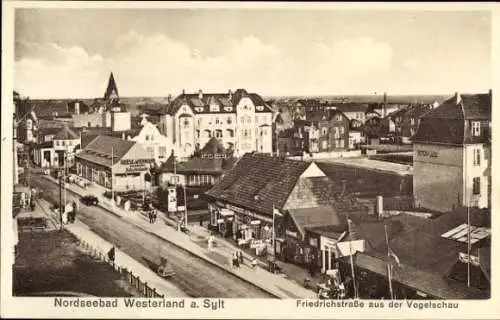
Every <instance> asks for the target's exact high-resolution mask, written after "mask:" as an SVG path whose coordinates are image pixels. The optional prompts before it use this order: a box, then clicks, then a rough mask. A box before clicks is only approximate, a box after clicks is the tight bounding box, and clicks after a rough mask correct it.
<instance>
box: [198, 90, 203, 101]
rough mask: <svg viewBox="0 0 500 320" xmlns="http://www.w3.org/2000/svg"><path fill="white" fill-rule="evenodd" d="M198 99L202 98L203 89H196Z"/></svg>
mask: <svg viewBox="0 0 500 320" xmlns="http://www.w3.org/2000/svg"><path fill="white" fill-rule="evenodd" d="M198 99H200V100H201V99H203V91H201V89H200V90H198Z"/></svg>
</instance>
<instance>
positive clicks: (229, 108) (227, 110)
mask: <svg viewBox="0 0 500 320" xmlns="http://www.w3.org/2000/svg"><path fill="white" fill-rule="evenodd" d="M224 111H226V112H231V111H233V108H231V107H225V108H224Z"/></svg>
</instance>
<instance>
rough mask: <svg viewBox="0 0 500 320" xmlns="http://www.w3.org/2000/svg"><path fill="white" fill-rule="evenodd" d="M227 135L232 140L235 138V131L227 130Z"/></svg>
mask: <svg viewBox="0 0 500 320" xmlns="http://www.w3.org/2000/svg"><path fill="white" fill-rule="evenodd" d="M226 133H227V135H228V136H229V137H230V138H232V137H234V132H233V130H231V129H227V130H226Z"/></svg>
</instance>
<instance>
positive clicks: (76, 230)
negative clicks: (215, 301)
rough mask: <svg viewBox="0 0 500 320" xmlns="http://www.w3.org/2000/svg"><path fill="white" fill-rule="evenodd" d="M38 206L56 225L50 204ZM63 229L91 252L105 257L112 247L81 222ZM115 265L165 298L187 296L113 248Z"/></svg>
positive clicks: (43, 201)
mask: <svg viewBox="0 0 500 320" xmlns="http://www.w3.org/2000/svg"><path fill="white" fill-rule="evenodd" d="M38 204H39V206H40V207H41V210H43V212H44V213H45V214H46V215H47V216H48V217H50V219H51V220H52V223H53V224H55V223H57V219H58V217H57V214H56V213H55V212H53V211H51V210H50V203H48V202H47V201H45V200H43V199H40V200H38ZM65 229H66V230H68V231H69V232H71V233H72V234H73V235H75V236H76V237H77V238H78V239H79V240H80V241H82V240H83V241H85V242H86V243H88V244H89V245H90V246H91V247H92V249H93V250H97V252H100V253H102V254H103V255H106V254H107V252H108V251H109V250H110V249H111V248H112V247H113V246H114V245H113V244H111V243H110V242H108V241H106V240H104V239H103V238H101V237H99V236H98V235H97V234H95V233H94V232H93V231H92V230H90V229H89V227H88V226H86V225H85V224H83V223H82V222H81V221H78V220H77V221H75V223H71V224H67V225H65ZM115 264H116V265H117V266H120V267H121V268H126V269H127V270H129V271H131V272H132V273H133V274H134V275H135V276H138V277H139V278H140V279H141V281H143V282H144V281H145V282H147V283H148V286H150V287H151V288H155V289H156V291H157V292H158V293H160V294H163V295H164V296H165V297H186V296H187V294H186V293H185V292H184V291H183V290H181V289H180V288H179V287H178V286H176V285H174V284H173V283H171V282H169V281H166V280H164V279H162V278H160V277H159V276H158V275H156V273H154V272H153V271H152V270H151V269H149V268H147V267H145V266H144V265H142V264H140V263H139V262H137V261H136V260H134V259H133V258H132V257H130V256H129V255H127V254H126V253H125V252H123V251H121V250H119V249H116V248H115Z"/></svg>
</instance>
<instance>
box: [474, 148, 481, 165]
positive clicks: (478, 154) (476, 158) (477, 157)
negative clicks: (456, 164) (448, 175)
mask: <svg viewBox="0 0 500 320" xmlns="http://www.w3.org/2000/svg"><path fill="white" fill-rule="evenodd" d="M473 161H474V165H475V166H480V165H481V149H474V159H473Z"/></svg>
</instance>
